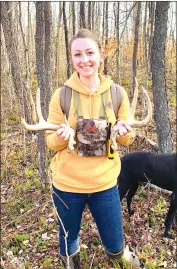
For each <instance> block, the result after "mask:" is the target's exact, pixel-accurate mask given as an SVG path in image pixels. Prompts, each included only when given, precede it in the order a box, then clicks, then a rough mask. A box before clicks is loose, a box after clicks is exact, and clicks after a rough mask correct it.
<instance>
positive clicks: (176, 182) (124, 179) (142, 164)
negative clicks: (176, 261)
mask: <svg viewBox="0 0 177 269" xmlns="http://www.w3.org/2000/svg"><path fill="white" fill-rule="evenodd" d="M121 165H122V168H121V173H120V175H119V178H118V186H119V192H120V200H121V201H122V199H123V197H124V196H125V195H126V193H127V192H128V194H127V207H128V212H129V215H130V216H131V215H132V214H133V213H134V212H133V210H131V201H132V197H133V196H134V194H135V192H136V190H137V189H138V186H139V185H140V184H141V183H144V182H150V183H152V184H154V185H156V186H158V187H160V188H162V189H166V190H168V191H172V194H171V202H170V207H169V211H168V214H167V217H166V220H165V234H164V235H165V237H169V238H171V237H172V235H171V234H169V231H170V228H171V225H172V222H173V219H174V217H175V215H176V213H177V154H176V153H172V154H160V153H151V152H133V153H129V154H127V155H125V156H123V157H122V158H121Z"/></svg>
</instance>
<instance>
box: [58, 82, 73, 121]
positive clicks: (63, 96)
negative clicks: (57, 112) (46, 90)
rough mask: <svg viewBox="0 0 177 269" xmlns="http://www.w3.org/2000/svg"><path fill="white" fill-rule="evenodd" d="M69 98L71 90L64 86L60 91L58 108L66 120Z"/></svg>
mask: <svg viewBox="0 0 177 269" xmlns="http://www.w3.org/2000/svg"><path fill="white" fill-rule="evenodd" d="M71 96H72V89H71V88H70V87H68V86H66V85H64V86H63V87H62V88H61V89H60V107H61V110H62V112H63V114H65V115H66V118H67V119H68V116H69V109H70V104H71Z"/></svg>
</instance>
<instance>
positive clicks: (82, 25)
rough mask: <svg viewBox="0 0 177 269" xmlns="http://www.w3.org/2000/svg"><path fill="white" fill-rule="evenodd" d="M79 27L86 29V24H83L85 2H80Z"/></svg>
mask: <svg viewBox="0 0 177 269" xmlns="http://www.w3.org/2000/svg"><path fill="white" fill-rule="evenodd" d="M80 27H81V28H86V22H85V2H83V1H81V2H80Z"/></svg>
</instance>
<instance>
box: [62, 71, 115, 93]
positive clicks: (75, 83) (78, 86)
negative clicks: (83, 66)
mask: <svg viewBox="0 0 177 269" xmlns="http://www.w3.org/2000/svg"><path fill="white" fill-rule="evenodd" d="M99 78H100V87H99V88H98V89H97V90H96V91H95V93H96V94H98V95H100V94H102V93H103V92H105V91H107V90H108V89H109V88H110V87H111V85H112V84H113V81H112V80H111V79H110V77H109V76H105V75H102V74H99ZM65 85H66V86H68V87H70V88H72V89H73V90H75V91H77V92H79V93H81V94H83V95H86V96H88V95H90V93H91V92H90V90H89V89H88V88H87V86H86V85H84V83H83V82H82V81H81V80H80V79H79V76H78V74H77V72H74V73H73V74H72V76H71V77H70V78H69V79H68V80H67V81H66V83H65Z"/></svg>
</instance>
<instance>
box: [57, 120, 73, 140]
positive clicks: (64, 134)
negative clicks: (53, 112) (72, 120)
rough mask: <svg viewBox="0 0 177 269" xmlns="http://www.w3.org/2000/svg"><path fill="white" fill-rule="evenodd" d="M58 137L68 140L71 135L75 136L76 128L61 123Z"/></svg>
mask: <svg viewBox="0 0 177 269" xmlns="http://www.w3.org/2000/svg"><path fill="white" fill-rule="evenodd" d="M56 134H57V137H58V138H59V139H61V140H68V139H69V137H70V136H73V137H74V130H73V129H72V128H71V127H69V126H68V125H67V124H66V123H62V124H60V128H59V129H58V130H57V131H56Z"/></svg>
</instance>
